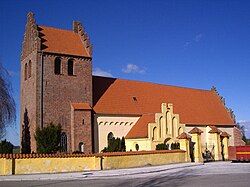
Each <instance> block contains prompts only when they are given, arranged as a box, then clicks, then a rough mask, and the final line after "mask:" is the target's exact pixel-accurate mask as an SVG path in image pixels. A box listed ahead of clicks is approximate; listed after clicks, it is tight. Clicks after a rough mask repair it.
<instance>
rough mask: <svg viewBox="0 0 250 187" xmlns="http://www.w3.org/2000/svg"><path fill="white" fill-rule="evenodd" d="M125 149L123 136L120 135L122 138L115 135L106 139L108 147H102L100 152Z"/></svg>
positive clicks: (122, 150)
mask: <svg viewBox="0 0 250 187" xmlns="http://www.w3.org/2000/svg"><path fill="white" fill-rule="evenodd" d="M125 151H126V146H125V139H124V137H122V139H120V138H115V137H112V138H110V139H108V147H104V149H103V150H102V152H125Z"/></svg>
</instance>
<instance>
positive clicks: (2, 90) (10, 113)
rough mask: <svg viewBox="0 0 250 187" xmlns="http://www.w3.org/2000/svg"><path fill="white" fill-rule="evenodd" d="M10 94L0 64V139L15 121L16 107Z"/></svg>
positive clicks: (6, 79)
mask: <svg viewBox="0 0 250 187" xmlns="http://www.w3.org/2000/svg"><path fill="white" fill-rule="evenodd" d="M11 92H12V89H11V84H10V82H9V74H8V72H7V71H6V69H4V67H3V66H2V64H1V63H0V139H2V138H3V137H4V136H5V133H6V127H8V126H11V125H13V124H14V122H15V121H16V105H15V101H14V99H13V97H12V95H11Z"/></svg>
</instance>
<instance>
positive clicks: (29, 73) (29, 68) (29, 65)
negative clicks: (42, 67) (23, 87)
mask: <svg viewBox="0 0 250 187" xmlns="http://www.w3.org/2000/svg"><path fill="white" fill-rule="evenodd" d="M30 77H31V60H30V61H29V64H28V78H30Z"/></svg>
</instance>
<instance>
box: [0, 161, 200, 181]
mask: <svg viewBox="0 0 250 187" xmlns="http://www.w3.org/2000/svg"><path fill="white" fill-rule="evenodd" d="M201 165H204V164H203V163H198V164H192V165H184V166H177V167H171V168H165V169H161V168H159V169H155V170H152V171H144V172H138V171H137V172H130V173H127V172H128V171H127V172H125V173H120V174H106V175H97V176H96V175H94V174H93V173H92V172H85V174H84V172H83V173H82V172H81V173H79V172H77V173H73V174H71V175H69V176H64V174H65V173H64V174H63V173H61V174H62V175H60V174H59V173H57V174H56V175H58V174H59V175H60V176H54V177H50V176H44V177H38V178H35V179H34V178H33V179H32V178H21V177H22V176H25V175H22V176H20V178H10V177H8V176H7V177H6V178H3V179H1V176H0V182H1V181H36V180H50V181H52V180H65V181H66V180H72V179H76V180H79V179H82V180H87V179H89V180H90V179H98V178H113V177H124V176H134V175H145V174H151V173H158V172H164V171H170V170H174V169H181V168H191V167H197V166H201ZM166 166H167V165H166ZM142 168H143V167H142ZM130 169H131V170H133V169H135V168H128V170H130ZM137 169H138V168H137ZM102 171H115V170H102ZM102 171H95V172H94V173H96V174H97V173H98V172H102ZM78 174H80V175H78ZM88 174H90V175H88ZM34 175H36V174H34ZM38 175H40V174H38ZM41 175H43V174H41ZM52 175H54V174H52ZM66 175H67V174H66ZM74 175H76V176H74ZM26 176H31V175H26Z"/></svg>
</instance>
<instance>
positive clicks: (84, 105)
mask: <svg viewBox="0 0 250 187" xmlns="http://www.w3.org/2000/svg"><path fill="white" fill-rule="evenodd" d="M71 106H72V107H73V108H74V109H75V110H91V107H90V105H89V104H88V103H71Z"/></svg>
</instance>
